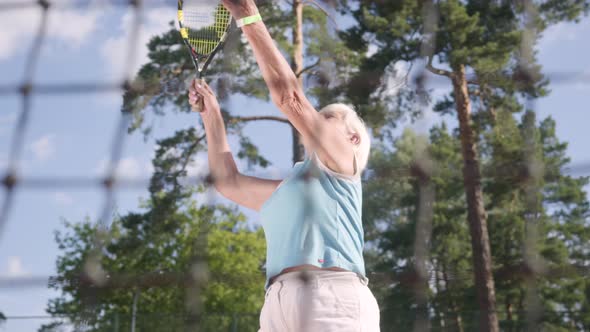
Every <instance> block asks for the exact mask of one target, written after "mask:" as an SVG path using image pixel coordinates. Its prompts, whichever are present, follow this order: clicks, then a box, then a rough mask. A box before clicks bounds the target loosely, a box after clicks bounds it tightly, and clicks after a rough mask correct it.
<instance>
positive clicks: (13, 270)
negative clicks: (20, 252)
mask: <svg viewBox="0 0 590 332" xmlns="http://www.w3.org/2000/svg"><path fill="white" fill-rule="evenodd" d="M2 275H4V276H6V277H10V278H15V277H25V276H29V275H30V272H29V271H27V270H26V269H25V268H24V266H23V263H22V260H21V258H20V257H18V256H11V257H8V268H7V270H6V272H3V273H2Z"/></svg>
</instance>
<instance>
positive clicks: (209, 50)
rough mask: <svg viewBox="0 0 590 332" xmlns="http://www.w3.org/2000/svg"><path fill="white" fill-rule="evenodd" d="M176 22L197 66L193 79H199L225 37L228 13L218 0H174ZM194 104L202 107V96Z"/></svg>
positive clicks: (229, 18) (230, 23) (228, 19)
mask: <svg viewBox="0 0 590 332" xmlns="http://www.w3.org/2000/svg"><path fill="white" fill-rule="evenodd" d="M178 25H179V26H180V35H181V36H182V40H183V41H184V44H185V45H186V46H187V47H188V49H189V52H190V55H191V59H192V61H193V64H194V65H195V69H196V70H197V75H196V76H197V80H202V78H203V74H204V72H205V70H207V67H208V66H209V64H210V63H211V60H212V59H213V56H215V54H216V53H217V52H218V51H219V50H220V49H221V48H222V47H223V43H224V42H225V40H226V39H227V36H228V34H229V32H230V29H231V26H232V17H231V15H230V13H229V11H228V10H227V9H225V7H224V6H223V4H221V1H215V0H178ZM196 108H197V109H196V111H198V112H201V111H202V109H203V100H202V99H201V101H200V102H199V103H197V105H196Z"/></svg>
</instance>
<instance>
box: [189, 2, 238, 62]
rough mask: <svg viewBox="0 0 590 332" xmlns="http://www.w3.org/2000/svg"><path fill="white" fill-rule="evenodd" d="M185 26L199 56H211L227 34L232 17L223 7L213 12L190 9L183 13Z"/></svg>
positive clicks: (190, 41) (218, 7)
mask: <svg viewBox="0 0 590 332" xmlns="http://www.w3.org/2000/svg"><path fill="white" fill-rule="evenodd" d="M183 12H184V13H183V16H184V17H183V21H184V22H183V25H184V26H185V27H186V28H187V30H188V31H187V32H188V41H189V43H190V44H191V46H192V47H193V48H194V50H195V52H196V53H197V54H199V55H203V56H205V55H209V54H211V53H212V52H213V51H214V50H215V48H216V47H217V45H218V44H219V43H220V42H221V40H222V39H223V36H224V35H225V33H226V32H227V30H228V28H229V25H230V22H231V16H230V14H229V12H228V11H227V10H226V9H225V8H224V7H223V6H222V5H219V6H217V7H216V8H215V9H214V10H213V11H203V10H202V9H201V10H199V9H198V8H188V9H185V10H184V11H183Z"/></svg>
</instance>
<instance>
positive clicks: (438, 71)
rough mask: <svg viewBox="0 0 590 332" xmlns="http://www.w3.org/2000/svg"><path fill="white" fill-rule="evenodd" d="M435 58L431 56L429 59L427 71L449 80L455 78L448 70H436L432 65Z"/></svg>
mask: <svg viewBox="0 0 590 332" xmlns="http://www.w3.org/2000/svg"><path fill="white" fill-rule="evenodd" d="M433 58H434V57H433V56H429V57H428V63H427V64H426V69H428V71H429V72H431V73H433V74H436V75H441V76H446V77H448V78H453V73H452V72H450V71H448V70H444V69H438V68H435V67H434V66H433V65H432V60H433Z"/></svg>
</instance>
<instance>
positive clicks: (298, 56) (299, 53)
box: [291, 0, 305, 163]
mask: <svg viewBox="0 0 590 332" xmlns="http://www.w3.org/2000/svg"><path fill="white" fill-rule="evenodd" d="M293 15H294V16H295V18H296V21H295V26H294V27H293V54H292V61H291V68H292V69H293V72H295V74H296V75H297V79H298V81H299V85H300V86H301V87H302V88H303V75H299V74H300V73H301V71H302V70H303V68H304V67H303V0H293ZM291 130H292V136H293V163H296V162H298V161H301V160H303V158H304V157H305V148H304V147H303V144H302V141H301V135H300V134H299V132H298V131H297V129H295V127H293V126H291Z"/></svg>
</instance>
